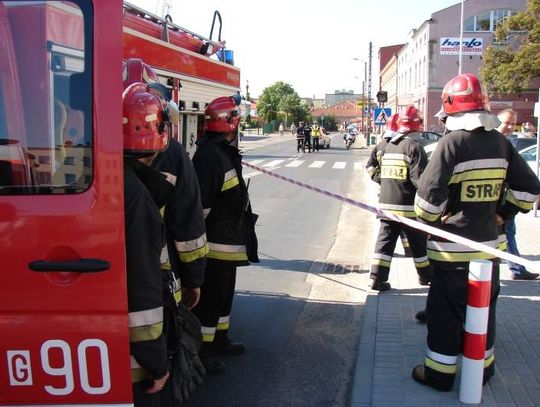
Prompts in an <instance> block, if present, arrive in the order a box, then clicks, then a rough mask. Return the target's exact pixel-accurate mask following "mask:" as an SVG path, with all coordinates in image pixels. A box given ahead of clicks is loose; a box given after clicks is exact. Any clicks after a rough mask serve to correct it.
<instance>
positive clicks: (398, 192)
mask: <svg viewBox="0 0 540 407" xmlns="http://www.w3.org/2000/svg"><path fill="white" fill-rule="evenodd" d="M382 143H384V141H382V142H381V143H379V144H382ZM382 151H384V154H382V155H380V156H379V157H380V170H378V169H377V168H376V165H377V161H378V157H377V155H375V157H373V158H372V159H371V160H370V163H371V164H370V165H371V167H373V169H372V170H371V171H372V174H373V175H372V177H375V179H376V176H377V174H376V172H377V171H379V174H378V176H379V177H380V184H381V191H380V194H379V208H381V209H385V210H387V211H389V212H392V213H394V214H396V215H400V216H404V217H407V218H414V217H416V214H415V213H414V196H415V193H416V186H417V184H418V179H419V178H420V174H421V173H422V172H423V170H424V168H425V167H426V165H427V155H426V152H425V151H424V149H423V147H422V146H421V145H420V144H418V142H417V141H415V140H414V139H410V138H408V137H407V136H402V137H401V138H394V139H392V141H391V142H388V143H386V145H384V149H383V150H382Z"/></svg>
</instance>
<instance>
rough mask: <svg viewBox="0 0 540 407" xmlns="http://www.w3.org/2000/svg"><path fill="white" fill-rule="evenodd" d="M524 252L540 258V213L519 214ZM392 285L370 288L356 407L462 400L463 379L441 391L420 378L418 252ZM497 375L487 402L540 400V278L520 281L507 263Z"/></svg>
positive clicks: (394, 271) (396, 271) (422, 341)
mask: <svg viewBox="0 0 540 407" xmlns="http://www.w3.org/2000/svg"><path fill="white" fill-rule="evenodd" d="M516 225H517V231H518V234H517V238H518V246H519V249H520V251H521V254H522V256H524V257H526V258H528V259H530V260H536V261H538V260H540V250H539V249H540V245H539V244H538V236H540V211H539V217H537V218H535V217H534V216H533V213H532V212H531V213H529V214H527V215H523V214H520V215H518V216H517V217H516ZM389 281H390V283H391V284H392V289H391V290H390V291H387V292H384V293H381V294H378V292H376V291H370V292H369V294H368V296H367V300H366V305H365V310H364V318H363V323H362V330H361V332H362V333H361V338H360V344H359V350H358V359H357V362H356V369H355V373H354V379H353V390H352V395H351V404H350V405H351V407H360V406H362V407H367V406H373V407H378V406H395V405H398V404H399V405H400V406H433V405H437V406H459V405H462V404H461V403H460V402H459V387H460V386H459V384H460V377H459V374H458V377H457V379H456V382H455V384H454V389H453V391H451V392H449V393H441V392H438V391H436V390H434V389H432V388H430V387H426V386H422V385H420V384H418V383H416V382H414V381H413V379H412V378H411V371H412V369H413V367H414V366H416V365H417V364H420V363H422V361H423V358H424V351H425V348H426V326H425V325H422V324H420V323H418V322H417V321H416V320H415V319H414V315H415V313H416V312H417V311H419V310H421V309H423V308H424V305H425V301H426V296H427V291H428V289H427V288H426V287H422V286H420V285H418V281H417V275H416V271H415V268H414V265H413V262H412V259H410V258H404V257H403V256H397V257H394V260H393V261H392V268H391V272H390V280H389ZM495 358H496V359H495V366H496V373H495V376H494V377H493V378H492V379H491V381H490V382H489V384H488V385H486V386H484V388H483V400H482V404H481V405H482V406H519V407H522V406H535V405H536V406H538V405H540V280H536V281H513V280H511V278H510V272H509V271H508V268H507V266H506V264H502V265H501V294H500V296H499V302H498V306H497V339H496V343H495Z"/></svg>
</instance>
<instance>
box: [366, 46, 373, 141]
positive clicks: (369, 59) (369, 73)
mask: <svg viewBox="0 0 540 407" xmlns="http://www.w3.org/2000/svg"><path fill="white" fill-rule="evenodd" d="M371 53H372V44H371V41H370V42H369V57H368V61H369V67H368V68H369V69H368V81H367V87H368V88H367V103H368V108H367V116H368V117H367V122H368V125H367V130H366V145H367V146H369V142H370V140H369V138H370V133H371V132H370V130H371V57H372V56H371Z"/></svg>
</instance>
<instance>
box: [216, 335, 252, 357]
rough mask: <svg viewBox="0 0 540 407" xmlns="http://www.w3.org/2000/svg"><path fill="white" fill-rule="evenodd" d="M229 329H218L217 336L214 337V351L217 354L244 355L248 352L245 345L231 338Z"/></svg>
mask: <svg viewBox="0 0 540 407" xmlns="http://www.w3.org/2000/svg"><path fill="white" fill-rule="evenodd" d="M227 332H228V331H217V332H216V337H215V339H214V342H213V344H214V349H213V352H214V354H215V355H220V356H225V355H243V354H244V353H246V348H245V346H244V345H243V344H242V343H240V342H233V341H232V340H231V338H229V336H228V335H227Z"/></svg>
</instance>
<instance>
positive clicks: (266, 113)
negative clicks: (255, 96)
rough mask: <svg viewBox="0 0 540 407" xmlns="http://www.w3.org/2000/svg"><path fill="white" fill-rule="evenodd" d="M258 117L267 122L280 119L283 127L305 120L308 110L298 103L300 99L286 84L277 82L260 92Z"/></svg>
mask: <svg viewBox="0 0 540 407" xmlns="http://www.w3.org/2000/svg"><path fill="white" fill-rule="evenodd" d="M257 113H258V114H259V117H264V118H265V120H266V121H267V122H269V121H271V120H276V119H281V120H282V121H283V123H284V124H285V125H288V124H290V123H292V122H293V121H294V122H295V123H296V122H298V121H299V120H305V119H306V118H307V117H308V116H309V109H308V107H307V106H305V105H303V104H302V103H301V101H300V97H299V96H298V94H297V93H296V91H295V90H294V89H293V87H292V86H291V85H289V84H288V83H285V82H282V81H278V82H276V83H274V84H273V85H271V86H269V87H267V88H265V89H264V90H263V91H262V94H261V97H260V98H259V101H258V103H257Z"/></svg>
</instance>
